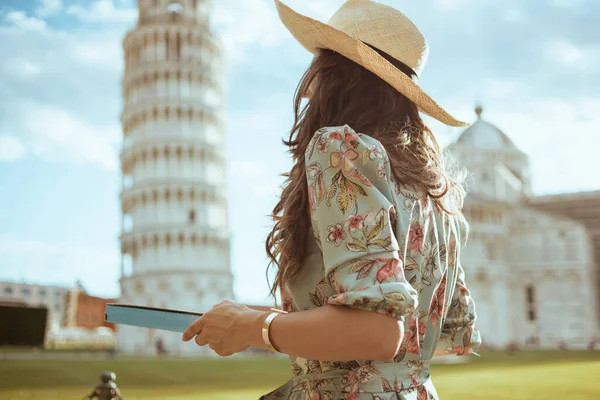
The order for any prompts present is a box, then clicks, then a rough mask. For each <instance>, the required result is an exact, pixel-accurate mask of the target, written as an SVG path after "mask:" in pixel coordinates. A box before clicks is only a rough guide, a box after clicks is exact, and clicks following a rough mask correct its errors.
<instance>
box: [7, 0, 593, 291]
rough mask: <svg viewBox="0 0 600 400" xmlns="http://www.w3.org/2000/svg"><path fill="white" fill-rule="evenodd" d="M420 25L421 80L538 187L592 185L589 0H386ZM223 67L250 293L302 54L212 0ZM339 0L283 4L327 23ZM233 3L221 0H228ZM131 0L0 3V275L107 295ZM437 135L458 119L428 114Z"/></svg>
mask: <svg viewBox="0 0 600 400" xmlns="http://www.w3.org/2000/svg"><path fill="white" fill-rule="evenodd" d="M384 2H385V3H387V4H391V5H394V6H395V7H397V8H399V9H401V10H402V11H404V12H405V13H406V14H407V15H408V16H409V17H411V18H412V19H413V20H414V21H415V22H416V24H417V25H418V26H419V27H420V28H421V30H422V31H423V33H424V34H425V36H426V37H427V40H428V42H429V44H430V48H431V49H430V56H429V60H428V64H427V66H426V67H425V70H424V75H423V78H422V79H421V85H422V86H423V87H424V88H425V89H426V90H427V91H428V92H429V93H430V94H432V95H433V97H434V98H436V99H437V100H438V101H439V102H440V103H441V104H443V105H444V106H446V107H447V108H448V109H449V110H451V111H453V112H454V113H455V114H457V115H458V116H460V117H462V118H465V119H467V120H473V119H474V118H475V115H474V113H473V111H472V110H473V108H474V106H475V103H476V101H478V100H479V101H481V102H482V104H483V106H484V109H485V111H484V118H485V119H487V120H488V121H490V122H492V123H495V124H496V125H498V126H499V127H500V128H501V129H502V130H504V131H505V132H506V133H507V134H508V135H509V136H510V137H511V138H512V139H513V140H514V142H515V143H516V144H517V145H518V146H519V147H520V148H521V149H522V150H524V151H525V152H527V153H528V154H529V155H530V157H531V164H532V175H533V188H534V191H535V193H536V194H544V193H557V192H565V191H568V192H571V191H579V190H592V189H600V178H598V175H597V172H594V171H600V161H599V159H600V157H599V156H598V150H597V149H598V145H599V144H600V139H598V138H599V135H600V94H599V93H600V79H599V78H600V35H598V28H597V21H598V19H600V3H598V2H597V1H594V0H587V1H586V0H528V1H517V0H505V1H502V2H500V1H494V2H492V1H485V2H482V1H480V0H423V1H419V2H416V1H409V0H388V1H384ZM213 3H215V4H214V5H213V10H214V12H213V18H212V21H213V26H214V30H215V32H216V33H217V34H218V35H219V37H220V38H221V41H222V42H223V50H224V53H225V62H226V66H227V73H226V77H227V110H226V115H225V118H226V121H227V136H228V148H227V150H228V155H229V161H228V171H229V177H228V193H229V196H230V221H231V231H232V235H233V244H232V260H233V269H234V273H235V276H236V281H235V292H236V296H237V298H238V299H239V300H241V301H246V302H261V301H263V300H264V299H265V297H266V295H267V292H268V288H267V285H266V283H265V278H264V277H265V275H264V272H265V267H266V260H265V254H264V238H265V236H266V234H267V233H268V230H269V220H268V219H267V218H266V215H267V214H268V213H269V212H270V210H271V208H272V206H273V204H274V201H275V194H276V192H277V186H278V185H279V184H280V183H281V179H280V178H279V174H280V173H282V172H285V171H286V170H287V169H289V168H290V162H289V160H288V158H287V156H286V154H285V152H284V151H285V149H284V147H283V146H282V145H281V141H280V139H281V138H282V137H283V136H285V135H287V132H288V130H289V128H290V123H291V111H292V108H291V106H292V94H293V91H294V89H295V86H296V84H297V82H298V79H299V77H300V76H301V74H302V72H303V71H304V69H305V68H306V67H307V66H308V64H309V62H310V60H311V55H310V54H308V53H307V52H306V51H305V50H304V49H302V48H301V47H300V46H299V45H298V44H296V43H295V42H294V40H293V39H292V37H291V35H289V33H287V31H285V28H283V27H282V25H281V24H280V22H279V20H278V19H277V16H276V14H275V6H274V3H273V2H272V1H271V0H218V1H213ZM342 3H343V1H342V0H318V1H317V0H313V1H311V0H288V1H287V4H289V5H291V6H292V7H294V8H295V9H297V10H298V11H300V12H303V13H307V14H309V15H311V16H313V17H315V18H317V19H320V20H327V19H328V18H329V16H330V15H331V14H332V13H333V12H334V11H335V10H336V9H337V8H338V7H339V6H340V5H341V4H342ZM234 5H235V7H234ZM136 16H137V10H136V8H135V1H133V0H76V1H74V0H39V1H38V0H8V1H7V0H4V1H2V2H1V3H0V43H2V45H1V46H0V280H4V279H6V280H23V279H24V280H27V281H31V282H38V283H48V284H60V285H71V284H73V283H74V282H75V281H76V280H77V279H80V280H81V281H82V282H83V284H84V286H85V287H86V288H87V289H88V290H89V291H90V292H91V293H94V294H98V295H103V296H116V295H118V283H117V280H118V274H119V267H118V266H119V249H118V240H117V237H118V234H119V232H118V228H119V218H120V217H119V204H118V187H119V185H118V184H119V180H120V175H119V163H118V151H119V146H120V140H121V128H120V125H119V119H118V118H119V113H120V110H121V106H122V102H121V97H120V96H121V94H120V90H121V89H120V79H121V74H122V67H123V60H122V58H123V54H122V50H121V41H122V38H123V36H124V35H125V33H126V32H127V31H128V30H129V29H131V28H132V27H133V25H134V24H135V19H136ZM428 122H431V127H432V128H433V129H434V131H435V132H436V133H437V134H438V136H439V138H440V141H441V142H442V143H449V142H450V141H452V140H454V139H455V138H456V137H457V136H458V135H459V134H460V132H461V131H460V129H455V128H448V127H445V126H442V125H440V124H438V123H435V122H433V121H429V120H428Z"/></svg>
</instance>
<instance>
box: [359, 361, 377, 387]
mask: <svg viewBox="0 0 600 400" xmlns="http://www.w3.org/2000/svg"><path fill="white" fill-rule="evenodd" d="M356 376H357V378H358V380H359V381H360V383H362V384H365V383H367V382H369V381H370V380H371V379H373V378H374V377H375V373H374V371H373V369H372V368H369V366H367V365H363V366H362V367H360V368H359V369H358V370H356Z"/></svg>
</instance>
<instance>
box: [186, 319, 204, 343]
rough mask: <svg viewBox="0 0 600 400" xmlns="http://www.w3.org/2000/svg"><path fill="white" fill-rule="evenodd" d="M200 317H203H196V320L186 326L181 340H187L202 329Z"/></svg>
mask: <svg viewBox="0 0 600 400" xmlns="http://www.w3.org/2000/svg"><path fill="white" fill-rule="evenodd" d="M202 318H203V317H200V318H198V319H197V320H195V321H194V322H192V324H191V325H190V326H188V328H187V329H186V330H185V331H184V332H183V336H182V337H181V340H183V341H184V342H188V341H190V340H191V339H192V338H193V337H194V336H196V335H197V334H198V333H200V332H201V331H202V325H203V324H204V321H203V320H202Z"/></svg>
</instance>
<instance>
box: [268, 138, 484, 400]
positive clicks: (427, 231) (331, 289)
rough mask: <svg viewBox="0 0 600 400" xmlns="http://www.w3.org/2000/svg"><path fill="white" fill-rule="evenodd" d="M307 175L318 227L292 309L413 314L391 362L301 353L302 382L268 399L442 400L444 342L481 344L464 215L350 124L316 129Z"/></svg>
mask: <svg viewBox="0 0 600 400" xmlns="http://www.w3.org/2000/svg"><path fill="white" fill-rule="evenodd" d="M306 172H307V179H308V184H309V189H308V191H309V197H310V210H311V220H312V228H313V229H312V232H311V233H310V234H311V238H310V239H311V240H309V242H310V244H309V246H308V250H307V252H308V254H307V257H306V259H305V262H304V265H303V266H302V268H301V272H300V274H299V275H298V276H297V277H295V278H294V280H293V281H291V282H289V283H288V284H287V285H286V287H285V288H284V290H283V291H282V297H283V300H284V302H283V308H284V309H285V310H286V311H289V312H295V311H298V310H306V309H311V308H315V307H320V306H323V305H325V304H333V305H339V306H347V307H354V308H358V309H363V310H368V311H371V312H377V313H382V314H386V315H389V316H392V317H395V318H397V319H399V320H402V321H404V327H405V335H404V339H403V341H402V346H401V348H400V351H399V352H398V354H397V355H396V357H395V358H394V360H393V361H390V362H379V361H377V362H375V361H368V360H356V361H350V362H347V361H346V362H323V361H318V360H307V359H303V358H297V357H291V366H292V372H293V377H292V379H291V380H290V381H288V382H287V383H286V384H285V385H283V386H281V387H280V388H278V389H276V390H274V391H273V392H271V393H269V394H267V395H264V396H262V397H261V399H266V400H272V399H297V400H298V399H311V400H313V399H315V400H316V399H319V400H326V399H331V400H337V399H353V400H384V399H385V400H389V399H406V400H408V399H418V400H425V399H438V396H437V393H436V390H435V387H434V385H433V383H432V380H431V377H430V373H429V363H430V360H431V358H432V357H433V354H434V352H435V350H436V348H441V349H443V350H444V351H445V352H447V353H449V354H450V353H452V354H456V355H466V354H470V353H472V352H473V351H474V350H476V349H477V347H478V346H479V345H480V343H481V338H480V335H479V332H478V331H477V329H476V328H475V325H474V322H475V319H476V314H475V304H474V302H473V299H472V298H471V297H470V295H469V290H468V289H467V287H466V285H465V276H464V272H463V269H462V267H461V265H460V250H461V246H462V245H463V241H464V232H463V231H462V229H461V228H460V226H459V224H458V221H457V220H456V218H455V217H454V216H452V215H449V214H447V213H445V212H443V211H442V210H439V209H438V208H437V207H436V206H435V204H434V202H433V201H432V200H431V199H430V198H429V197H428V196H424V195H419V194H418V193H417V192H416V191H414V190H412V189H411V188H409V187H406V186H403V185H398V184H396V183H395V182H394V181H393V180H392V174H391V171H390V163H389V160H388V157H387V154H386V152H385V150H384V148H383V146H382V145H381V143H379V142H378V141H377V140H375V139H374V138H372V137H369V136H367V135H364V134H360V133H356V132H354V131H353V130H352V128H351V127H349V126H341V127H328V128H322V129H320V130H319V131H318V132H317V133H316V134H315V136H314V137H313V138H312V140H311V142H310V144H309V146H308V149H307V153H306Z"/></svg>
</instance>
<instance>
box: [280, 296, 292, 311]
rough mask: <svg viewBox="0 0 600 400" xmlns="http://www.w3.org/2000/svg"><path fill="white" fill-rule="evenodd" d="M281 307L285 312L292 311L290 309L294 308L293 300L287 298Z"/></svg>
mask: <svg viewBox="0 0 600 400" xmlns="http://www.w3.org/2000/svg"><path fill="white" fill-rule="evenodd" d="M281 309H282V310H283V311H285V312H290V310H291V309H292V300H291V299H285V300H284V301H283V303H282V304H281Z"/></svg>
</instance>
